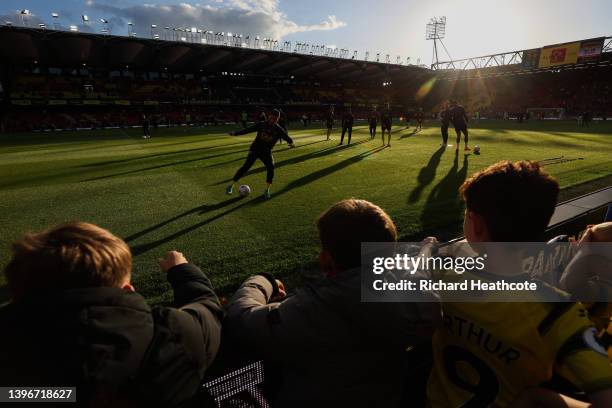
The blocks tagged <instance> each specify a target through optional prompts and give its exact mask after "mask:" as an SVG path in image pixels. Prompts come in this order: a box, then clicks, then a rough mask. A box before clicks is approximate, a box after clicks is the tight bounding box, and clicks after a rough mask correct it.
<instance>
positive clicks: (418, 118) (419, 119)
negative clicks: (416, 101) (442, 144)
mask: <svg viewBox="0 0 612 408" xmlns="http://www.w3.org/2000/svg"><path fill="white" fill-rule="evenodd" d="M414 118H415V119H416V123H417V125H416V130H423V119H424V118H425V114H424V113H423V108H419V110H418V111H417V112H416V113H415V115H414Z"/></svg>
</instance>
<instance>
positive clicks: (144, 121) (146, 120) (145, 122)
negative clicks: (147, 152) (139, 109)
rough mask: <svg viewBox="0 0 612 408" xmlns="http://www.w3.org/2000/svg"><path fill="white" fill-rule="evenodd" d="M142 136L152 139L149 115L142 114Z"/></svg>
mask: <svg viewBox="0 0 612 408" xmlns="http://www.w3.org/2000/svg"><path fill="white" fill-rule="evenodd" d="M141 121H142V138H143V139H150V138H151V132H150V130H149V129H150V128H151V121H150V120H149V118H148V117H147V115H144V114H143V115H142V119H141Z"/></svg>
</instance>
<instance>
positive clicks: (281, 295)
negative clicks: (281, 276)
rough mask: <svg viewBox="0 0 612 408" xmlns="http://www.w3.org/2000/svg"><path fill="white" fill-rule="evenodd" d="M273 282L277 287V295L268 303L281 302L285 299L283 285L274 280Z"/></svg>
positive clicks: (285, 293)
mask: <svg viewBox="0 0 612 408" xmlns="http://www.w3.org/2000/svg"><path fill="white" fill-rule="evenodd" d="M275 281H276V286H277V287H278V294H277V295H276V296H273V297H271V298H270V302H280V301H281V300H283V299H284V298H286V297H287V291H286V290H285V285H284V284H283V282H281V281H279V280H278V279H275Z"/></svg>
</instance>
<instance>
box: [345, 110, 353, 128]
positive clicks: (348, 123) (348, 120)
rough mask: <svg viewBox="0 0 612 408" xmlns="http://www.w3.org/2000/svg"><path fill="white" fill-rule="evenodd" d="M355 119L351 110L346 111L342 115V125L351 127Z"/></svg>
mask: <svg viewBox="0 0 612 408" xmlns="http://www.w3.org/2000/svg"><path fill="white" fill-rule="evenodd" d="M354 121H355V117H354V116H353V114H352V113H351V112H345V113H344V115H343V116H342V127H345V128H349V127H353V122H354Z"/></svg>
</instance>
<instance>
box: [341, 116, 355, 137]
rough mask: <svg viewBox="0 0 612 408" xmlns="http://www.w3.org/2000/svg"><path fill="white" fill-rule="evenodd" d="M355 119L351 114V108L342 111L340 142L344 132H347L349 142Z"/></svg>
mask: <svg viewBox="0 0 612 408" xmlns="http://www.w3.org/2000/svg"><path fill="white" fill-rule="evenodd" d="M354 121H355V117H354V116H353V112H351V108H347V109H346V110H345V111H344V115H342V136H340V143H339V144H342V143H344V134H345V133H346V132H348V143H347V144H351V136H352V135H353V122H354Z"/></svg>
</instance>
